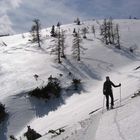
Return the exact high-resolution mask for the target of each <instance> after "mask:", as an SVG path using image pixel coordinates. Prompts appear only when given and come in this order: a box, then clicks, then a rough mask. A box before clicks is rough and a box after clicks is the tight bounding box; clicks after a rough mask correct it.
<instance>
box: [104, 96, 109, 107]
mask: <svg viewBox="0 0 140 140" xmlns="http://www.w3.org/2000/svg"><path fill="white" fill-rule="evenodd" d="M105 97H106V108H107V109H109V95H105Z"/></svg>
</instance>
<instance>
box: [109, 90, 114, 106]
mask: <svg viewBox="0 0 140 140" xmlns="http://www.w3.org/2000/svg"><path fill="white" fill-rule="evenodd" d="M109 96H110V98H111V106H112V107H113V106H114V97H113V93H111V94H110V95H109Z"/></svg>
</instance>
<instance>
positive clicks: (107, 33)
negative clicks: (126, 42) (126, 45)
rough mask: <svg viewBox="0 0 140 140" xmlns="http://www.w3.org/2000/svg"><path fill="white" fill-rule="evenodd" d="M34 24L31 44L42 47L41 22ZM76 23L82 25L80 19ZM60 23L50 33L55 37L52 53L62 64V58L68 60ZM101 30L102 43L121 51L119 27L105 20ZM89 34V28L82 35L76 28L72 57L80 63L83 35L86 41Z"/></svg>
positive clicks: (36, 21) (82, 31) (93, 29)
mask: <svg viewBox="0 0 140 140" xmlns="http://www.w3.org/2000/svg"><path fill="white" fill-rule="evenodd" d="M33 22H34V24H33V26H32V27H31V31H30V33H31V40H30V41H31V42H32V43H35V42H36V43H37V44H38V47H41V42H42V39H41V33H40V32H41V24H40V21H39V20H38V19H34V20H33ZM75 23H76V24H77V25H80V24H81V23H80V20H79V18H77V19H76V20H75ZM60 26H61V25H60V23H59V22H58V23H57V26H56V27H55V26H54V25H53V26H52V29H51V31H50V34H51V37H53V40H52V42H54V43H53V45H51V47H52V51H51V53H53V54H55V55H56V56H57V62H58V63H61V62H62V60H61V59H62V58H66V55H65V39H66V36H65V31H64V30H62V29H61V27H60ZM91 30H92V32H93V34H94V36H95V28H94V25H93V26H92V28H91ZM100 30H101V36H102V41H103V42H104V43H105V44H106V45H108V44H113V45H115V46H116V47H117V48H119V49H120V34H119V25H118V24H114V23H113V20H112V19H111V18H110V19H105V20H104V22H103V24H102V25H101V26H100ZM87 33H88V29H87V27H84V28H83V29H82V30H81V33H80V32H79V31H76V30H75V28H74V31H73V45H72V55H73V57H74V58H76V60H77V61H80V56H81V52H82V51H83V50H84V48H83V47H82V45H81V44H82V38H81V34H82V35H83V38H84V39H86V38H87V36H86V34H87Z"/></svg>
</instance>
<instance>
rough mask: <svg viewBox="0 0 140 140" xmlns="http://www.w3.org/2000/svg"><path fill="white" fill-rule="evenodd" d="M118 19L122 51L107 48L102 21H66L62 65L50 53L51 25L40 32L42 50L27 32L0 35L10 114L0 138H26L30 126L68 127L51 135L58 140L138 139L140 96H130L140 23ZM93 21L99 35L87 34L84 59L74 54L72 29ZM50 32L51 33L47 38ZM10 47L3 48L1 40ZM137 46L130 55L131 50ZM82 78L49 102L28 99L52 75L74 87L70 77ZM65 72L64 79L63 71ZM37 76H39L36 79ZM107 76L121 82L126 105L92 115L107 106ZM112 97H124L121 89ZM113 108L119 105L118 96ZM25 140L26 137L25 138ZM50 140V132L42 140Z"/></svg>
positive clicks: (1, 78)
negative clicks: (104, 91) (104, 88)
mask: <svg viewBox="0 0 140 140" xmlns="http://www.w3.org/2000/svg"><path fill="white" fill-rule="evenodd" d="M114 22H115V23H119V27H120V36H121V46H122V49H121V50H118V49H115V48H113V46H106V45H104V44H103V43H102V42H101V41H100V32H99V24H101V23H102V20H100V21H98V22H97V21H85V22H83V23H82V25H80V26H77V25H75V24H69V25H62V27H61V28H62V29H64V30H65V32H66V45H67V48H66V53H67V60H65V61H63V62H62V64H61V65H60V64H57V63H56V62H55V56H54V55H50V45H51V44H52V43H53V42H52V40H53V39H52V38H51V37H50V36H49V34H50V33H49V32H50V28H48V29H44V30H42V34H43V40H44V43H43V45H42V48H41V49H39V48H38V47H37V46H35V45H33V44H30V43H29V41H28V39H29V34H28V33H24V36H25V38H22V35H21V34H19V35H14V36H8V37H2V38H0V85H1V86H0V101H1V102H2V103H4V104H5V105H6V109H7V111H8V113H9V116H8V118H7V120H5V122H3V123H2V124H0V139H2V140H7V139H8V137H9V135H15V136H16V137H17V138H19V137H23V133H24V132H25V131H26V130H27V125H30V126H31V128H33V129H35V130H36V131H37V132H38V133H40V134H41V135H44V134H45V133H47V132H48V131H49V130H50V129H57V128H60V127H63V126H65V127H64V128H65V132H64V133H62V134H61V135H59V136H56V137H53V139H54V140H59V139H60V140H66V139H67V140H92V139H95V140H101V139H105V140H119V139H120V140H125V139H127V140H138V139H140V134H139V133H138V131H139V129H140V125H139V124H140V123H139V115H140V112H139V108H138V107H139V104H140V101H139V100H140V98H139V97H137V98H134V99H131V98H130V97H131V95H132V94H133V93H135V92H137V90H139V89H140V86H139V85H140V69H137V70H135V69H136V68H137V67H139V66H140V41H139V38H140V21H139V20H115V21H114ZM92 25H94V26H95V29H96V37H94V35H93V33H91V31H90V33H89V34H87V39H86V40H85V39H84V40H83V42H82V45H83V46H84V48H86V51H85V54H83V55H82V58H81V62H76V61H75V60H74V59H73V58H72V57H71V46H72V39H73V36H72V32H73V29H74V28H76V29H81V28H82V27H85V26H86V27H89V28H91V26H92ZM46 33H47V34H48V36H46ZM2 42H4V43H6V45H7V46H4V45H3V43H2ZM133 46H134V48H136V50H135V52H134V53H133V54H132V53H130V52H129V48H130V47H133ZM69 72H72V74H73V77H76V78H80V79H81V80H82V85H83V88H82V89H81V90H79V91H77V92H76V91H64V92H63V93H62V97H61V98H60V99H54V100H50V101H48V102H47V103H46V102H45V101H41V100H37V99H36V98H32V97H29V96H28V95H27V92H28V91H30V90H31V89H34V88H36V87H37V86H38V87H41V86H43V85H45V84H46V83H47V78H48V77H49V76H50V75H53V76H57V77H59V78H60V80H61V83H62V87H63V88H68V87H70V83H71V79H72V77H70V76H69V75H68V73H69ZM61 73H62V74H63V76H62V77H60V76H59V74H61ZM34 74H37V75H39V79H38V80H37V81H36V80H35V78H34ZM106 75H109V76H110V78H111V80H112V81H113V82H114V83H115V84H118V83H121V84H122V87H121V93H122V104H125V105H124V106H122V107H120V108H117V109H114V110H110V111H108V112H107V111H105V110H104V113H103V114H102V109H100V110H99V111H97V112H95V113H94V114H92V115H89V112H91V111H93V110H95V109H97V108H99V107H102V106H103V103H102V102H103V95H102V86H103V82H104V81H105V76H106ZM113 90H114V98H115V99H119V98H120V88H115V89H113ZM115 106H119V100H118V101H117V102H116V104H115ZM22 139H25V138H22ZM46 139H48V140H51V139H52V135H51V134H46V135H44V136H43V137H42V138H40V140H46Z"/></svg>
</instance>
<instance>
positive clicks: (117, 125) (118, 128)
mask: <svg viewBox="0 0 140 140" xmlns="http://www.w3.org/2000/svg"><path fill="white" fill-rule="evenodd" d="M117 116H118V109H116V110H115V113H114V122H115V123H116V127H117V130H118V133H119V136H120V137H121V138H122V140H126V139H125V137H124V135H123V133H122V130H121V127H120V125H119V122H118V121H117Z"/></svg>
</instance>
